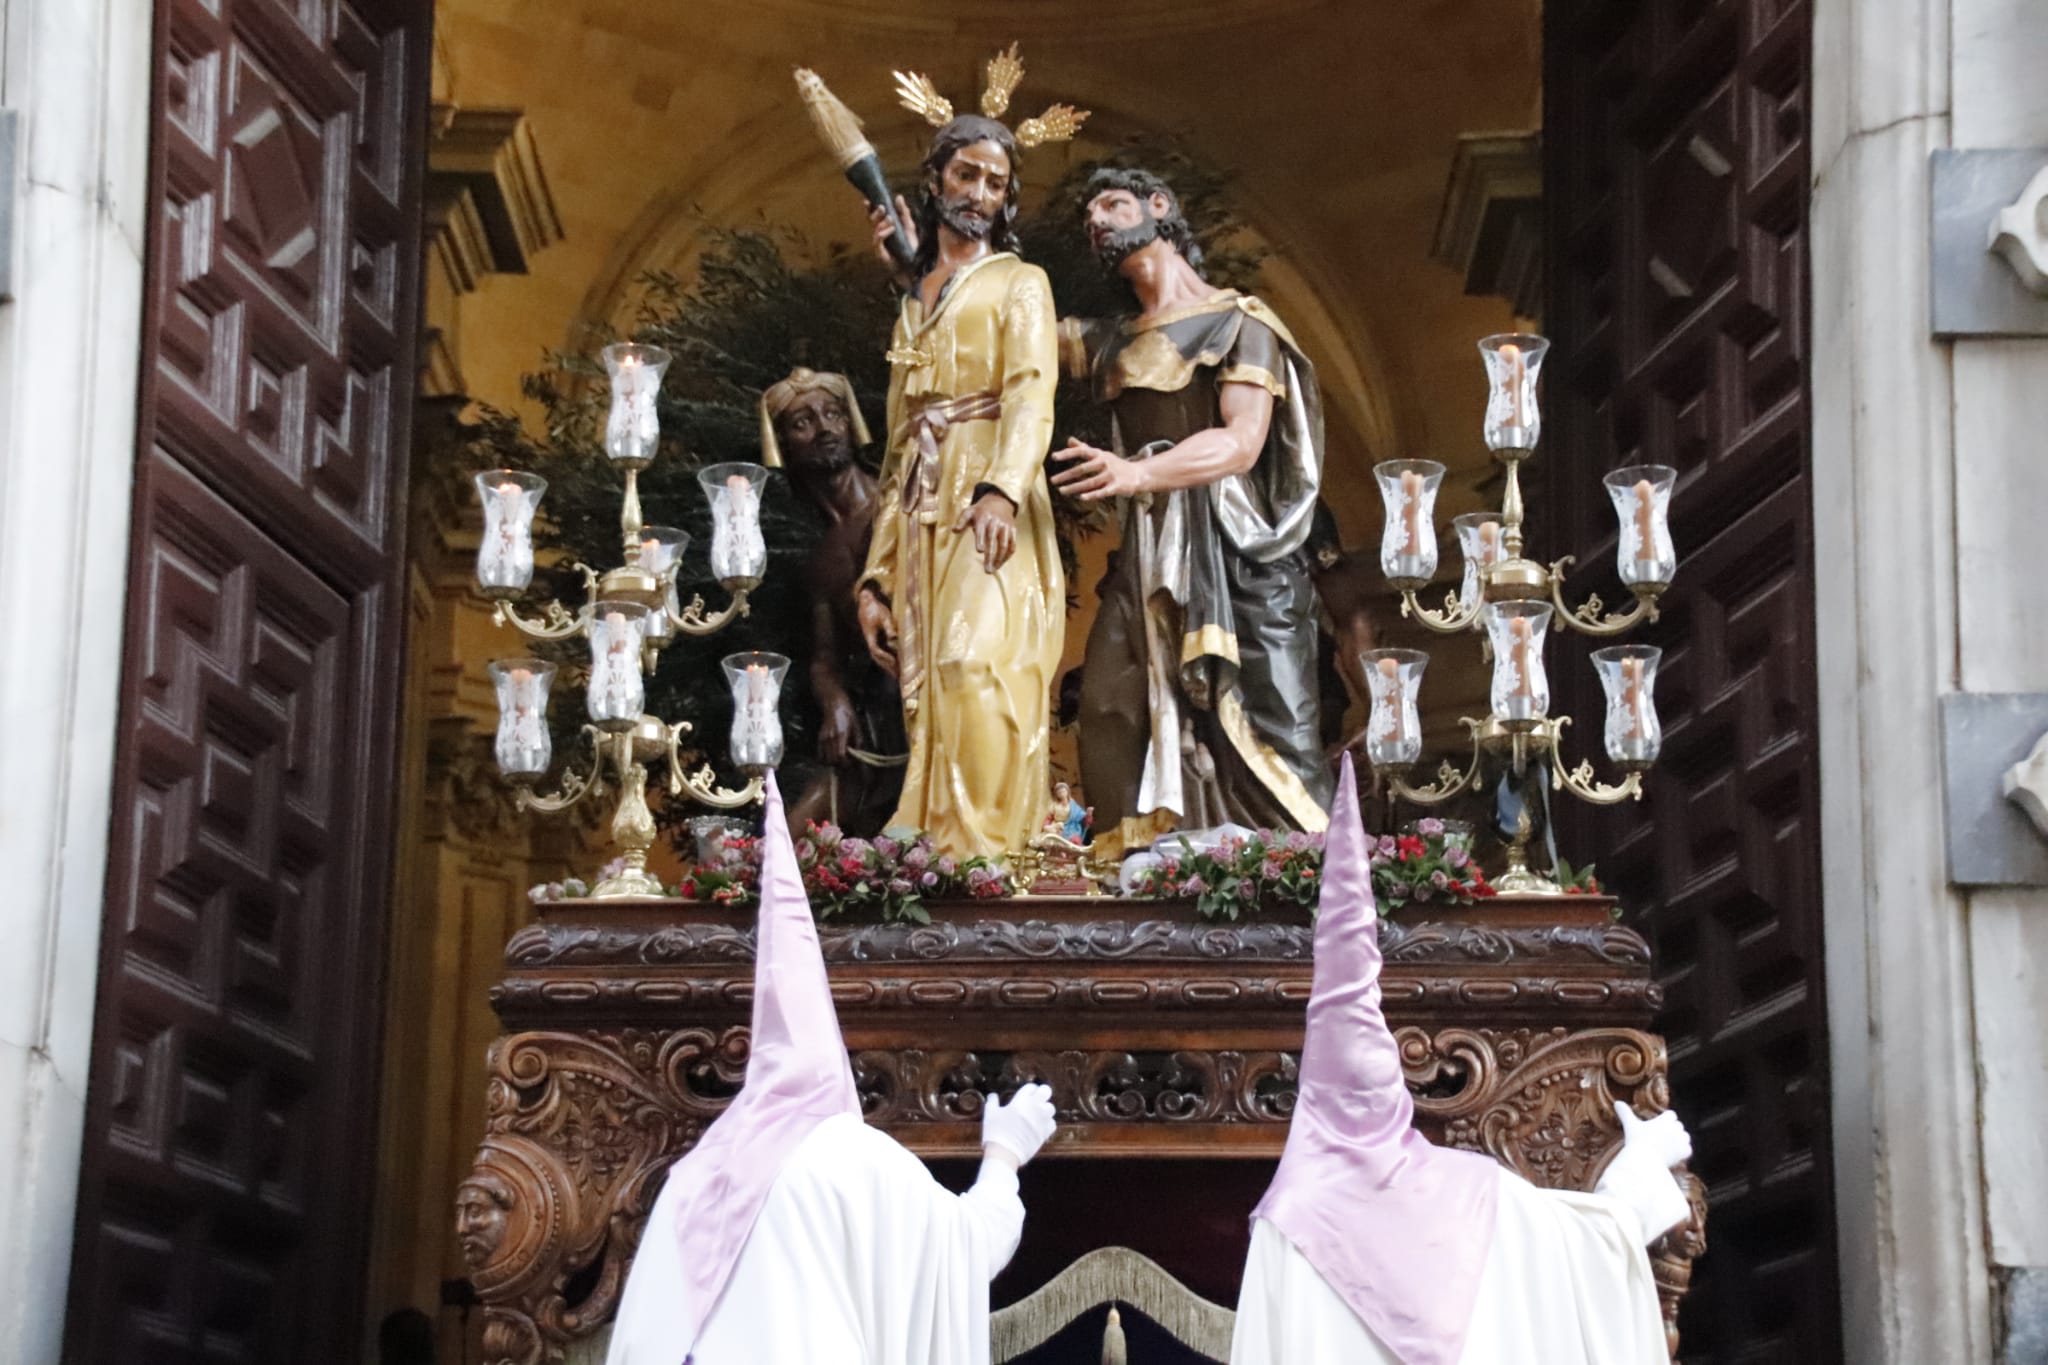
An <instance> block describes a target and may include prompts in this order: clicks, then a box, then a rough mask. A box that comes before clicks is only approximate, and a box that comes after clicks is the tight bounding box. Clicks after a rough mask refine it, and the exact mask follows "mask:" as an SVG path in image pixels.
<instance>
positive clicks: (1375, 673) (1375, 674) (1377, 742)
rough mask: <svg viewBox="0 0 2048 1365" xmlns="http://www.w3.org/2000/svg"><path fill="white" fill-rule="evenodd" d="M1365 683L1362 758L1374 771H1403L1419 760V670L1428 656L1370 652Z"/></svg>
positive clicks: (1416, 652)
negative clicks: (1368, 703)
mask: <svg viewBox="0 0 2048 1365" xmlns="http://www.w3.org/2000/svg"><path fill="white" fill-rule="evenodd" d="M1360 658H1361V659H1362V660H1363V661H1364V663H1365V681H1366V685H1367V687H1368V688H1369V689H1370V690H1371V693H1372V713H1371V714H1370V715H1369V716H1368V717H1367V718H1366V725H1365V759H1366V762H1368V763H1370V764H1372V765H1373V767H1375V768H1389V767H1392V768H1405V767H1408V766H1410V765H1412V764H1413V763H1414V762H1415V760H1416V759H1418V758H1421V757H1422V717H1421V713H1420V712H1419V711H1418V709H1417V706H1416V703H1417V701H1418V700H1419V699H1420V698H1421V695H1422V670H1423V669H1424V668H1426V667H1427V666H1428V665H1429V656H1428V655H1427V654H1424V653H1423V652H1422V651H1421V650H1419V649H1369V650H1367V651H1366V652H1365V653H1364V654H1363V655H1361V656H1360Z"/></svg>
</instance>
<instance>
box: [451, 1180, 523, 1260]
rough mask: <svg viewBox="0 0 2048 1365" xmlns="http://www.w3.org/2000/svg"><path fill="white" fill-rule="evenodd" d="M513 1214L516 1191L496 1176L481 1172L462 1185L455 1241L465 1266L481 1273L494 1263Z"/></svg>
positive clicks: (459, 1195)
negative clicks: (492, 1259)
mask: <svg viewBox="0 0 2048 1365" xmlns="http://www.w3.org/2000/svg"><path fill="white" fill-rule="evenodd" d="M511 1212H512V1190H511V1188H510V1187H509V1186H507V1185H506V1184H505V1183H504V1182H503V1181H502V1180H499V1179H498V1178H497V1177H496V1176H492V1175H488V1174H481V1173H479V1174H477V1175H472V1176H471V1177H470V1178H469V1179H467V1180H465V1181H463V1182H462V1185H461V1187H460V1188H459V1189H458V1190H457V1191H456V1195H455V1240H456V1243H457V1245H459V1246H460V1247H461V1248H462V1261H463V1264H465V1265H467V1266H468V1267H469V1268H470V1269H471V1270H481V1269H483V1268H484V1267H485V1266H487V1265H489V1264H490V1263H491V1258H492V1257H493V1256H496V1255H497V1254H498V1248H499V1246H501V1245H502V1244H503V1243H504V1240H505V1225H506V1223H507V1221H508V1220H509V1219H510V1217H511Z"/></svg>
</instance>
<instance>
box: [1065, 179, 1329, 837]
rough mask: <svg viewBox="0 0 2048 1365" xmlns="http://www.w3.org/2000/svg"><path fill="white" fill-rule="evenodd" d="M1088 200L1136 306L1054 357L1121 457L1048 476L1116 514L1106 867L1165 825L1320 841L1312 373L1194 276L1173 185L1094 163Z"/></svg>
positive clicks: (1102, 770) (1243, 305) (1273, 322)
mask: <svg viewBox="0 0 2048 1365" xmlns="http://www.w3.org/2000/svg"><path fill="white" fill-rule="evenodd" d="M1085 202H1086V205H1087V208H1086V222H1085V228H1086V231H1087V233H1088V237H1089V241H1090V243H1091V245H1092V246H1093V247H1094V249H1095V253H1096V255H1097V257H1098V258H1099V259H1100V260H1101V261H1102V262H1103V263H1104V264H1105V265H1107V266H1109V267H1111V268H1112V269H1115V270H1116V271H1117V272H1118V273H1120V274H1121V275H1122V276H1123V278H1124V279H1125V280H1126V281H1127V282H1128V283H1129V284H1130V286H1131V288H1132V290H1133V292H1134V293H1135V295H1136V300H1137V312H1136V314H1135V315H1134V316H1131V317H1127V318H1111V319H1103V320H1094V321H1084V320H1081V319H1066V320H1064V321H1063V322H1062V323H1061V324H1060V344H1061V351H1062V361H1063V362H1064V364H1065V365H1066V367H1067V369H1068V371H1069V372H1070V373H1072V374H1074V375H1075V376H1076V377H1077V378H1083V379H1088V380H1090V381H1091V382H1092V383H1093V385H1094V387H1095V391H1096V394H1097V395H1098V396H1099V397H1100V398H1101V399H1103V400H1104V401H1105V402H1107V403H1108V404H1109V405H1110V407H1111V411H1112V414H1113V417H1114V426H1113V431H1114V433H1115V436H1114V439H1113V444H1115V445H1116V446H1117V450H1115V451H1111V450H1102V449H1098V448H1096V447H1094V446H1089V445H1085V444H1083V443H1081V442H1080V441H1078V440H1075V441H1071V442H1069V444H1068V446H1067V448H1066V449H1065V450H1061V451H1058V452H1056V453H1055V455H1054V458H1055V459H1057V460H1061V461H1064V462H1065V463H1066V464H1067V466H1068V467H1067V468H1066V469H1065V470H1064V471H1063V472H1061V473H1060V474H1058V475H1057V476H1056V477H1055V478H1054V479H1053V483H1054V485H1055V486H1056V487H1058V488H1060V489H1061V490H1063V491H1065V492H1066V493H1068V494H1071V495H1073V496H1076V497H1079V498H1081V499H1082V500H1084V501H1089V502H1093V501H1098V500H1100V499H1104V498H1116V499H1118V500H1119V501H1120V502H1121V504H1122V511H1123V546H1122V553H1121V554H1120V555H1119V557H1118V563H1117V569H1116V572H1115V573H1113V574H1112V575H1111V576H1110V578H1109V579H1108V580H1107V581H1106V583H1105V585H1104V588H1103V593H1102V606H1101V610H1100V612H1099V614H1098V615H1097V616H1096V618H1095V626H1094V629H1093V630H1092V631H1091V632H1090V633H1089V636H1088V648H1087V654H1086V657H1085V660H1084V662H1083V665H1082V667H1083V672H1082V681H1081V705H1080V716H1079V720H1080V728H1081V746H1080V755H1081V781H1082V785H1083V786H1085V787H1086V788H1087V789H1088V792H1089V794H1090V796H1091V797H1092V798H1093V799H1094V801H1095V805H1096V809H1097V810H1098V811H1099V812H1100V816H1101V819H1100V823H1099V825H1098V833H1097V835H1096V846H1097V849H1098V856H1100V857H1104V858H1109V857H1114V856H1116V855H1117V854H1118V853H1119V852H1129V851H1131V850H1134V849H1138V848H1143V847H1145V846H1146V845H1148V844H1150V843H1151V842H1152V841H1153V839H1155V838H1156V837H1157V836H1159V835H1161V834H1164V833H1166V832H1167V831H1169V830H1171V829H1174V828H1177V827H1206V826H1212V825H1218V824H1222V823H1225V822H1232V823H1236V824H1241V825H1250V826H1253V827H1268V828H1279V829H1299V830H1309V831H1315V830H1320V829H1322V828H1323V826H1324V824H1325V821H1326V818H1327V817H1326V814H1325V812H1326V809H1327V805H1328V802H1329V798H1330V777H1329V773H1328V770H1327V768H1326V767H1325V765H1324V762H1323V752H1322V736H1321V719H1320V703H1319V696H1318V693H1319V687H1318V681H1317V671H1316V661H1317V631H1316V623H1317V602H1316V595H1315V590H1314V587H1313V585H1312V583H1311V581H1310V573H1311V565H1310V563H1309V557H1308V555H1307V554H1306V553H1305V550H1304V547H1305V545H1306V543H1307V541H1308V538H1309V531H1310V524H1311V521H1312V520H1313V518H1314V516H1315V513H1316V506H1317V491H1318V488H1319V486H1320V483H1321V479H1322V444H1323V421H1322V406H1321V399H1320V395H1319V393H1318V390H1317V388H1316V378H1315V371H1314V369H1313V368H1312V367H1311V366H1310V364H1309V361H1308V358H1307V357H1306V356H1304V355H1303V354H1302V352H1301V349H1300V347H1299V346H1297V345H1296V344H1295V342H1294V339H1293V337H1292V336H1290V335H1289V333H1288V331H1287V328H1286V326H1285V325H1284V324H1283V323H1282V322H1281V321H1280V319H1279V318H1278V317H1276V316H1275V315H1274V313H1273V311H1272V310H1271V309H1270V308H1268V307H1267V306H1266V305H1265V304H1264V303H1262V302H1261V301H1260V300H1258V299H1257V298H1254V297H1252V296H1251V295H1248V294H1242V293H1239V292H1237V291H1236V290H1232V289H1218V288H1216V287H1214V286H1212V285H1211V284H1209V282H1208V281H1207V280H1205V279H1203V278H1202V276H1201V274H1200V272H1199V270H1198V269H1197V267H1198V266H1199V264H1200V256H1201V253H1200V248H1199V247H1197V246H1196V244H1195V241H1194V235H1193V233H1192V231H1191V230H1190V229H1189V227H1188V224H1187V220H1186V218H1185V217H1184V216H1183V215H1182V213H1181V211H1180V205H1179V202H1178V200H1177V199H1176V198H1175V196H1174V193H1173V190H1172V189H1171V187H1169V186H1168V185H1167V184H1166V182H1165V181H1163V180H1161V179H1160V178H1159V177H1157V176H1155V175H1152V174H1150V173H1149V172H1146V171H1142V170H1135V169H1120V168H1105V169H1103V170H1101V171H1098V172H1097V173H1096V174H1095V176H1094V178H1093V179H1091V180H1090V181H1089V184H1088V188H1087V193H1086V199H1085Z"/></svg>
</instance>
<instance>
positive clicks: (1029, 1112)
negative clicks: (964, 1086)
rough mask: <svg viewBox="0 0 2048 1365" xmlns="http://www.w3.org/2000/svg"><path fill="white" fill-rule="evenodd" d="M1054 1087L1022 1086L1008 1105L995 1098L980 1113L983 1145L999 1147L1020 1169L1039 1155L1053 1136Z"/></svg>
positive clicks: (991, 1098) (992, 1096) (989, 1099)
mask: <svg viewBox="0 0 2048 1365" xmlns="http://www.w3.org/2000/svg"><path fill="white" fill-rule="evenodd" d="M1055 1126H1056V1125H1055V1124H1054V1122H1053V1116H1052V1087H1051V1086H1049V1085H1040V1084H1036V1083H1033V1084H1031V1085H1026V1086H1023V1087H1021V1088H1020V1089H1019V1090H1018V1091H1017V1093H1016V1095H1015V1096H1013V1097H1012V1098H1011V1100H1010V1102H1009V1103H1008V1104H1007V1105H1006V1104H1004V1103H1003V1102H1002V1101H1001V1100H1000V1099H997V1098H996V1097H995V1096H994V1095H990V1096H989V1097H988V1103H987V1105H986V1106H984V1107H983V1109H982V1111H981V1145H982V1146H983V1147H999V1148H1001V1149H1002V1150H1003V1151H1004V1152H1006V1153H1008V1154H1009V1155H1010V1156H1011V1157H1012V1158H1014V1159H1015V1161H1016V1163H1017V1164H1018V1165H1019V1166H1022V1165H1023V1164H1024V1163H1025V1162H1027V1161H1029V1160H1031V1158H1032V1157H1034V1156H1036V1155H1038V1149H1039V1148H1040V1147H1043V1146H1044V1145H1045V1140H1046V1139H1047V1138H1049V1137H1051V1136H1052V1130H1053V1128H1054V1127H1055Z"/></svg>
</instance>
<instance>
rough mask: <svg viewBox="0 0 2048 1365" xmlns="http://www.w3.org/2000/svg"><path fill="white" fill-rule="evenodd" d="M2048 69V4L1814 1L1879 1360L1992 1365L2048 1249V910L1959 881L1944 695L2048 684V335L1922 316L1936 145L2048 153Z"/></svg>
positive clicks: (1845, 1134)
mask: <svg viewBox="0 0 2048 1365" xmlns="http://www.w3.org/2000/svg"><path fill="white" fill-rule="evenodd" d="M2044 70H2048V9H2044V8H2043V7H2042V6H2041V5H2040V3H2039V0H1863V2H1862V3H1857V4H1853V5H1849V4H1820V5H1817V6H1816V7H1815V46H1814V86H1815V98H1814V144H1815V146H1814V162H1813V173H1814V199H1813V315H1814V358H1813V399H1814V413H1815V416H1814V506H1815V516H1814V520H1815V527H1814V530H1815V556H1816V561H1817V569H1818V574H1817V578H1818V584H1817V602H1816V606H1817V610H1818V613H1819V654H1820V690H1821V714H1822V717H1823V723H1822V731H1821V793H1822V856H1823V871H1824V874H1825V878H1826V887H1825V897H1826V909H1827V922H1826V934H1827V953H1828V991H1829V1014H1830V1028H1831V1033H1832V1037H1831V1059H1832V1066H1833V1077H1832V1081H1833V1103H1834V1120H1835V1160H1836V1172H1835V1176H1836V1180H1835V1186H1836V1200H1837V1206H1838V1209H1837V1212H1838V1222H1839V1226H1840V1239H1841V1251H1842V1278H1843V1292H1844V1325H1845V1335H1846V1343H1847V1350H1846V1355H1847V1358H1848V1359H1849V1360H1852V1361H1858V1362H1865V1361H1867V1362H1887V1363H1892V1362H1895V1363H1896V1365H1917V1363H1918V1362H1922V1361H1933V1360H1943V1361H1950V1360H1953V1361H1972V1362H1975V1361H1990V1360H1992V1359H1994V1352H1995V1350H1996V1342H1995V1331H1994V1327H1993V1320H1992V1319H1993V1293H1992V1284H1993V1278H1994V1269H1995V1267H1997V1266H1999V1265H2008V1266H2009V1265H2023V1264H2040V1263H2042V1261H2043V1260H2044V1259H2048V1246H2044V1244H2048V1234H2044V1231H2043V1226H2042V1224H2043V1220H2042V1217H2041V1215H2042V1213H2043V1210H2044V1207H2048V1206H2044V1205H2043V1203H2042V1199H2043V1195H2042V1191H2043V1189H2044V1188H2048V1183H2044V1182H2048V1146H2044V1143H2043V1139H2042V1136H2041V1128H2042V1121H2043V1115H2044V1113H2048V1067H2044V1065H2043V1063H2042V1060H2041V1038H2042V1030H2043V1029H2044V1028H2048V1005H2044V1003H2043V996H2044V973H2048V896H2044V894H2043V893H2041V892H2038V891H2013V892H2001V893H1998V894H1996V895H1986V894H1978V895H1975V896H1971V895H1967V894H1965V893H1963V892H1961V891H1960V890H1958V889H1957V888H1955V887H1953V886H1951V885H1949V884H1948V882H1947V880H1946V871H1945V862H1944V836H1945V831H1944V826H1943V820H1944V813H1943V808H1942V798H1941V790H1942V782H1941V779H1942V766H1941V763H1942V756H1941V747H1940V740H1939V727H1938V720H1937V706H1938V700H1939V697H1940V696H1941V694H1942V693H1945V692H1950V691H1956V690H1961V689H1967V690H1973V691H1997V690H2012V691H2037V690H2048V642H2044V637H2043V635H2042V632H2041V631H2040V629H2039V622H2040V621H2041V619H2042V601H2041V594H2040V588H2039V574H2038V564H2039V557H2038V550H2037V549H2036V547H2037V545H2038V543H2039V536H2040V519H2041V515H2042V512H2043V509H2044V508H2048V476H2044V475H2043V473H2042V472H2041V463H2040V437H2039V433H2040V432H2041V431H2042V430H2043V428H2044V424H2048V397H2044V392H2048V390H2044V385H2043V382H2042V381H2043V376H2044V375H2048V344H2044V343H2040V342H2013V341H1995V340H1992V341H1965V342H1960V343H1956V344H1955V345H1954V346H1951V345H1949V344H1947V343H1939V342H1936V341H1934V340H1933V339H1932V338H1931V336H1930V333H1929V326H1928V313H1929V279H1928V262H1929V228H1928V210H1929V205H1928V193H1929V186H1930V174H1929V170H1928V158H1929V153H1930V152H1932V151H1933V150H1935V149H1936V148H1941V147H1948V146H1958V147H2005V146H2027V145H2048V93H2044V92H2048V83H2044V81H2043V79H2042V72H2043V71H2044ZM2015 1258H2019V1259H2015ZM2027 1258H2032V1259H2031V1260H2028V1259H2027Z"/></svg>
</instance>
